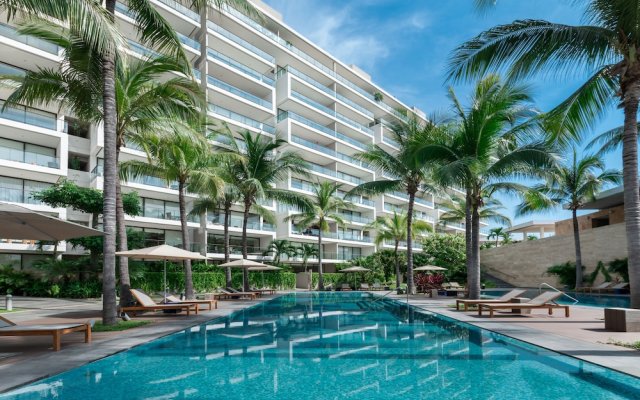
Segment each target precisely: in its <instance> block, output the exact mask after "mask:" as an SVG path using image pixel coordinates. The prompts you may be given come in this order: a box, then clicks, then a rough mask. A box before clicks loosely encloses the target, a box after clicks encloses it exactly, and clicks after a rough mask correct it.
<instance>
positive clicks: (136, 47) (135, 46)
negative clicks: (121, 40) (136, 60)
mask: <svg viewBox="0 0 640 400" xmlns="http://www.w3.org/2000/svg"><path fill="white" fill-rule="evenodd" d="M127 42H128V43H129V48H130V49H131V51H133V52H134V53H136V54H138V55H141V56H144V57H148V58H157V57H160V53H158V52H157V51H155V50H151V49H150V48H148V47H145V46H143V45H141V44H140V43H138V42H136V41H134V40H131V39H127Z"/></svg>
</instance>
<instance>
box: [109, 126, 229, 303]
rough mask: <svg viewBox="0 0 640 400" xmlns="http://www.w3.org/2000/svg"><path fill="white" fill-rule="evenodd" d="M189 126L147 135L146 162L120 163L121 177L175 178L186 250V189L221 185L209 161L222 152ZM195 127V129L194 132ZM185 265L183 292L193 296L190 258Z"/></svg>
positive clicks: (212, 161)
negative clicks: (169, 133) (168, 134)
mask: <svg viewBox="0 0 640 400" xmlns="http://www.w3.org/2000/svg"><path fill="white" fill-rule="evenodd" d="M188 129H189V127H187V126H186V125H182V126H178V127H177V131H176V133H175V134H174V135H170V136H167V135H162V136H155V135H148V137H147V138H146V139H145V143H146V146H145V147H146V149H147V152H148V155H149V160H148V161H149V162H143V161H138V160H131V161H126V162H124V163H122V164H121V177H122V179H128V178H129V177H133V178H137V177H141V176H145V175H146V176H156V177H161V178H163V179H165V180H166V181H167V183H171V182H177V185H178V202H179V208H180V226H181V228H182V229H181V230H182V248H183V249H187V250H188V249H189V248H190V239H189V229H188V226H187V206H186V195H187V190H189V191H191V192H192V193H197V192H198V191H201V190H202V188H203V187H207V188H208V192H209V193H215V192H216V191H217V190H221V188H222V187H223V182H222V180H221V179H220V178H219V177H218V176H217V175H216V174H215V172H214V171H215V170H214V169H213V168H212V165H215V164H216V163H217V162H218V161H219V159H220V157H222V156H223V155H222V154H213V153H212V152H211V149H210V147H209V144H208V143H207V142H206V140H205V139H204V137H202V136H197V134H196V135H194V134H193V132H192V131H189V130H188ZM185 131H186V132H185ZM198 131H199V130H196V132H198ZM198 138H200V139H198ZM224 156H226V154H225V155H224ZM184 269H185V295H186V296H187V298H189V299H192V298H193V297H194V291H193V280H192V273H191V262H190V261H189V260H187V261H185V262H184Z"/></svg>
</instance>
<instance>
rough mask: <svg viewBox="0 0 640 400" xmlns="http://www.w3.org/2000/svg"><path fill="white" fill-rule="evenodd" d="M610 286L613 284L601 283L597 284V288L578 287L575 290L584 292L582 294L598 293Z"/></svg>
mask: <svg viewBox="0 0 640 400" xmlns="http://www.w3.org/2000/svg"><path fill="white" fill-rule="evenodd" d="M611 285H613V282H602V283H601V284H599V285H597V286H583V287H578V288H576V292H584V293H586V292H593V291H594V290H596V291H600V290H603V289H606V288H608V287H609V286H611Z"/></svg>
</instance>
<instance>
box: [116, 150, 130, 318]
mask: <svg viewBox="0 0 640 400" xmlns="http://www.w3.org/2000/svg"><path fill="white" fill-rule="evenodd" d="M117 159H118V156H117V155H116V160H117ZM116 226H117V230H118V239H119V240H118V242H117V243H118V251H126V250H129V247H128V243H127V225H126V224H125V220H124V205H123V204H122V186H121V184H120V177H119V176H116ZM118 262H119V266H120V307H124V306H126V305H128V304H130V303H131V302H132V301H133V299H132V298H131V279H130V277H129V258H128V257H118Z"/></svg>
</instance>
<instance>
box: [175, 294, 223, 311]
mask: <svg viewBox="0 0 640 400" xmlns="http://www.w3.org/2000/svg"><path fill="white" fill-rule="evenodd" d="M165 299H166V301H168V303H165V304H193V305H195V306H196V308H198V307H199V306H200V304H205V305H208V306H209V311H211V310H213V309H214V308H218V301H217V300H180V298H178V297H176V296H174V295H169V296H167V297H166V298H165Z"/></svg>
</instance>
